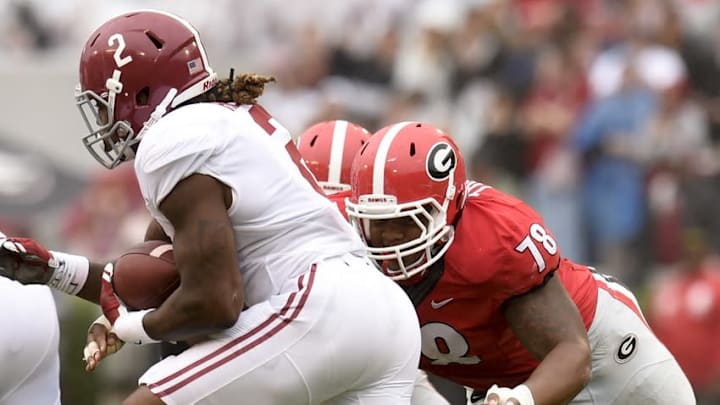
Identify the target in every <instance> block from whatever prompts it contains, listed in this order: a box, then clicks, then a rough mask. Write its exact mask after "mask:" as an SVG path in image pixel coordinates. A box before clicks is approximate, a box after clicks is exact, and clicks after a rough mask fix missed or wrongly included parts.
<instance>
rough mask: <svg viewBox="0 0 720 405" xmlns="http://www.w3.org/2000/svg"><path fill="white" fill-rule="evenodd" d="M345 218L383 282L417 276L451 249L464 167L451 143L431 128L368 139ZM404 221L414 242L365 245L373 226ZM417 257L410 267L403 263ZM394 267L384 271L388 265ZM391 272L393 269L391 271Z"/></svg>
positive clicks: (403, 128) (408, 126) (389, 130)
mask: <svg viewBox="0 0 720 405" xmlns="http://www.w3.org/2000/svg"><path fill="white" fill-rule="evenodd" d="M351 185H352V195H351V197H350V198H349V199H348V200H347V213H348V216H349V217H350V220H351V222H352V223H353V225H354V226H355V228H356V229H357V230H358V232H359V233H360V235H361V236H362V238H363V240H365V244H366V245H367V246H368V255H369V256H370V258H372V259H374V260H375V263H376V265H377V266H378V267H379V268H380V270H382V271H383V272H384V273H385V274H386V275H387V276H389V277H390V278H392V279H394V280H407V279H410V278H411V277H413V276H415V275H419V274H421V273H422V272H423V271H424V270H425V269H427V268H428V267H429V266H430V265H432V264H433V263H435V262H436V261H437V260H438V259H439V258H440V257H442V255H443V254H444V253H445V252H446V251H447V249H448V248H449V247H450V244H451V243H452V241H453V238H454V223H455V220H456V218H457V217H458V215H459V213H460V210H461V209H462V206H463V204H464V201H465V166H464V163H463V159H462V156H461V155H460V152H459V150H458V147H457V145H456V144H455V142H454V141H453V140H452V139H451V138H450V136H449V135H448V134H446V133H445V132H443V131H441V130H439V129H437V128H436V127H434V126H432V125H428V124H425V123H420V122H402V123H399V124H394V125H390V126H387V127H385V128H383V129H381V130H380V131H378V132H377V133H375V134H374V135H373V136H371V137H370V139H369V141H368V142H367V144H366V145H365V146H364V147H363V148H362V149H361V150H360V152H359V153H358V155H357V157H356V159H355V161H354V162H353V165H352V173H351ZM398 218H403V219H404V220H405V221H411V222H409V223H410V224H412V223H414V224H415V225H417V226H418V227H419V228H420V232H419V236H418V237H417V238H415V239H413V240H409V241H402V242H399V243H397V244H395V245H392V246H378V245H377V243H374V242H373V241H371V240H370V234H371V225H372V221H387V220H391V219H398ZM417 255H419V256H420V257H419V259H413V260H414V262H413V263H409V264H408V263H405V260H404V259H409V257H414V256H417ZM393 260H394V261H397V265H396V266H388V265H387V263H388V262H389V261H393ZM392 267H396V268H392Z"/></svg>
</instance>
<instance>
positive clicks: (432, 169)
mask: <svg viewBox="0 0 720 405" xmlns="http://www.w3.org/2000/svg"><path fill="white" fill-rule="evenodd" d="M455 162H456V157H455V151H454V150H453V148H452V146H450V145H449V144H448V143H445V142H440V143H436V144H435V145H433V146H432V147H431V148H430V152H428V155H427V174H428V176H429V177H430V178H431V179H433V180H437V181H441V180H445V179H447V178H448V177H449V176H450V173H451V171H452V170H453V169H455Z"/></svg>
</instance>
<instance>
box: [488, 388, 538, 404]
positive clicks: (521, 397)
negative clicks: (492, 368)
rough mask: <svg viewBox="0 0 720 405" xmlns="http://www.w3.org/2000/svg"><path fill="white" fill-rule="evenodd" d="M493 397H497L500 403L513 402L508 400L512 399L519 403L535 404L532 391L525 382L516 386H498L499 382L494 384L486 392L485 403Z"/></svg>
mask: <svg viewBox="0 0 720 405" xmlns="http://www.w3.org/2000/svg"><path fill="white" fill-rule="evenodd" d="M491 395H492V396H493V397H492V398H491V397H490V396H491ZM495 396H497V398H495ZM491 399H497V400H498V405H506V404H508V405H509V404H513V402H508V401H509V400H511V399H512V400H514V401H515V402H516V403H518V404H519V405H535V400H534V399H533V396H532V392H530V388H528V387H527V385H525V384H520V385H518V386H517V387H515V388H506V387H498V386H497V384H493V386H492V387H490V389H489V390H488V392H487V394H485V403H486V404H487V403H488V401H489V400H491Z"/></svg>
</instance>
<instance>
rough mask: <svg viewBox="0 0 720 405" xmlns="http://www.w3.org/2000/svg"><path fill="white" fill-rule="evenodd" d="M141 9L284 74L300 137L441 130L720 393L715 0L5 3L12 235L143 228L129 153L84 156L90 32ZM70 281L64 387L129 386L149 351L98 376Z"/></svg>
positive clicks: (84, 234) (216, 56)
mask: <svg viewBox="0 0 720 405" xmlns="http://www.w3.org/2000/svg"><path fill="white" fill-rule="evenodd" d="M135 8H160V9H164V10H167V11H171V12H176V13H178V14H180V15H182V16H184V17H186V18H188V19H189V20H190V21H191V22H192V23H193V24H194V25H195V26H196V27H197V28H198V29H199V31H200V33H201V35H202V37H203V38H204V41H205V44H206V48H207V51H208V54H209V57H210V61H211V63H212V64H213V65H214V68H215V69H216V70H217V71H218V72H219V73H220V75H221V76H226V75H227V73H228V72H229V69H230V67H234V68H235V69H236V71H254V72H257V73H265V74H268V73H269V74H273V75H275V76H276V77H277V79H278V83H277V84H272V85H270V86H269V87H268V88H267V90H266V94H265V95H264V96H263V98H262V99H261V102H262V103H263V104H264V105H265V106H266V107H267V108H268V109H269V110H270V111H271V112H272V113H273V114H274V115H275V116H276V118H278V120H279V121H281V122H282V123H284V124H285V125H286V126H287V127H288V128H289V129H290V130H291V132H293V133H294V134H296V135H297V134H299V133H300V132H301V131H302V130H303V129H305V128H306V127H307V126H309V125H310V124H311V123H314V122H316V121H319V120H325V119H332V118H344V119H349V120H353V121H355V122H358V123H360V124H362V125H364V126H366V127H367V128H368V129H369V130H371V131H375V130H377V129H379V128H380V127H382V126H384V125H385V124H388V123H392V122H397V121H401V120H421V121H428V122H432V123H433V124H435V125H437V126H439V127H442V128H445V129H446V130H447V131H448V132H449V133H450V134H452V135H453V136H454V137H455V138H456V139H457V141H458V143H459V145H460V147H461V149H462V151H463V153H464V155H465V157H466V161H467V163H466V165H467V167H468V171H469V175H470V177H472V178H475V179H477V180H480V181H483V182H486V183H489V184H491V185H494V186H496V187H499V188H501V189H504V190H506V191H509V192H511V193H513V194H516V195H518V196H520V197H522V198H524V199H526V200H527V201H528V202H530V203H531V204H532V205H533V206H534V207H535V208H536V209H537V210H539V211H540V212H541V213H542V214H543V215H544V217H545V219H546V221H547V224H548V225H549V227H550V228H551V229H553V230H554V232H555V234H556V236H557V238H558V239H559V241H560V246H561V247H562V249H563V252H564V254H565V255H566V256H568V257H570V258H572V259H574V260H577V261H580V262H586V263H590V264H593V265H595V266H597V267H598V268H599V269H600V270H601V271H602V272H605V273H609V274H612V275H616V276H618V277H619V278H621V279H622V280H623V281H625V282H626V283H627V284H628V285H629V286H631V287H632V288H633V289H634V291H635V292H636V293H637V294H638V295H639V297H640V298H641V301H642V304H643V306H644V308H645V311H646V314H647V315H649V321H650V323H651V324H652V326H653V327H655V328H656V331H657V332H658V334H659V335H660V336H661V338H662V339H664V340H665V341H666V343H667V344H668V346H669V347H670V349H671V350H672V351H673V352H675V354H676V356H677V357H678V359H679V360H680V362H681V364H682V365H683V367H684V368H685V370H686V372H687V373H688V375H689V377H690V378H691V380H692V382H693V384H694V386H695V388H696V389H697V391H698V395H699V396H700V397H701V399H700V404H717V403H720V347H719V346H720V345H718V344H717V342H718V341H720V276H719V275H718V274H720V273H719V272H720V266H719V265H718V264H717V263H716V260H715V255H716V254H717V253H718V251H719V250H718V249H719V248H720V232H719V228H720V216H719V215H718V214H717V211H718V202H719V201H720V198H719V197H720V159H719V157H720V155H719V149H718V141H720V2H717V1H713V0H343V1H321V0H304V1H295V2H286V1H281V0H245V1H242V2H240V1H231V0H212V1H196V0H174V1H161V0H148V1H139V0H134V1H133V0H127V1H109V0H64V1H51V2H50V1H41V0H0V89H2V92H3V96H4V97H3V100H2V101H1V102H0V229H2V230H3V231H5V232H6V233H8V234H15V235H18V234H23V235H29V236H32V237H36V238H39V239H40V240H42V241H43V242H45V243H46V244H47V245H48V246H51V247H53V248H56V249H58V250H68V251H73V252H76V253H82V254H86V255H89V256H93V257H106V258H110V257H113V255H115V254H116V253H118V251H119V250H120V249H122V248H124V247H126V246H128V245H129V244H130V243H133V242H135V241H138V240H139V239H141V238H142V235H143V231H144V226H145V224H146V221H147V219H148V218H147V215H146V214H145V212H144V207H143V204H142V201H141V199H140V197H139V194H138V191H137V188H136V184H135V183H134V179H133V176H132V172H131V171H130V170H131V167H123V168H121V169H119V170H116V171H112V172H108V171H105V170H104V169H102V168H101V167H100V166H99V165H98V164H97V163H96V162H95V161H94V160H93V159H92V158H91V157H90V155H89V154H88V153H87V152H86V150H85V149H84V148H83V146H82V144H81V142H80V138H81V136H82V135H84V133H85V132H84V131H85V128H84V126H83V124H82V121H81V119H80V116H79V114H78V113H77V110H76V108H75V106H74V100H73V88H74V86H75V83H76V80H77V77H76V74H77V62H78V57H79V54H80V49H81V47H82V44H83V42H84V40H85V39H86V37H87V36H88V35H89V34H90V33H91V32H92V30H93V29H94V28H95V27H96V26H98V25H99V24H100V23H102V22H103V21H104V20H106V19H107V18H109V17H111V16H114V15H116V14H119V13H121V12H124V11H127V10H131V9H135ZM57 299H58V304H59V312H60V313H59V316H60V319H61V327H62V342H61V343H62V356H63V357H62V364H63V367H62V369H63V370H62V389H63V399H64V403H66V404H81V405H82V404H106V403H117V402H118V398H120V397H122V396H123V395H124V394H125V393H127V392H129V390H131V389H132V388H133V386H134V385H135V380H136V378H137V377H138V376H139V375H140V373H141V372H142V371H143V370H144V369H145V368H146V367H147V365H148V364H150V362H152V360H153V358H154V356H155V355H156V354H155V352H154V350H153V349H151V348H150V349H148V348H143V349H137V348H126V349H123V351H126V352H133V351H134V353H125V355H120V356H115V358H112V359H110V360H109V361H107V362H106V364H103V366H102V367H101V370H100V372H98V373H95V374H86V373H84V371H83V370H82V362H81V360H80V357H81V351H82V346H83V344H84V339H85V330H86V328H87V325H88V324H89V322H90V321H91V320H92V319H94V318H95V317H96V315H97V309H95V308H94V307H92V306H91V305H86V304H83V303H82V302H80V300H76V299H69V298H67V297H60V296H57ZM441 387H442V390H443V391H444V392H447V393H448V395H449V396H451V399H452V400H453V401H454V402H453V403H458V404H460V403H463V402H462V399H461V394H460V395H458V392H457V390H453V389H452V388H449V387H448V386H446V385H441Z"/></svg>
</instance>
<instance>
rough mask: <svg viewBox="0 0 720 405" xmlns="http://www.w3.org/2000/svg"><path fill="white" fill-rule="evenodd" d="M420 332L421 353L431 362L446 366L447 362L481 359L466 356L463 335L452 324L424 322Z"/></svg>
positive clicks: (474, 362)
mask: <svg viewBox="0 0 720 405" xmlns="http://www.w3.org/2000/svg"><path fill="white" fill-rule="evenodd" d="M420 333H421V334H422V354H423V355H424V356H425V357H427V358H428V359H430V360H431V363H432V364H435V365H440V366H446V365H448V364H477V363H480V362H481V361H482V360H481V359H480V357H478V356H468V355H467V353H468V350H469V349H470V345H468V342H467V340H466V339H465V336H463V335H461V334H460V332H458V331H456V330H455V329H453V327H452V326H450V325H448V324H445V323H440V322H431V323H426V324H425V325H423V326H422V328H420Z"/></svg>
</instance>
